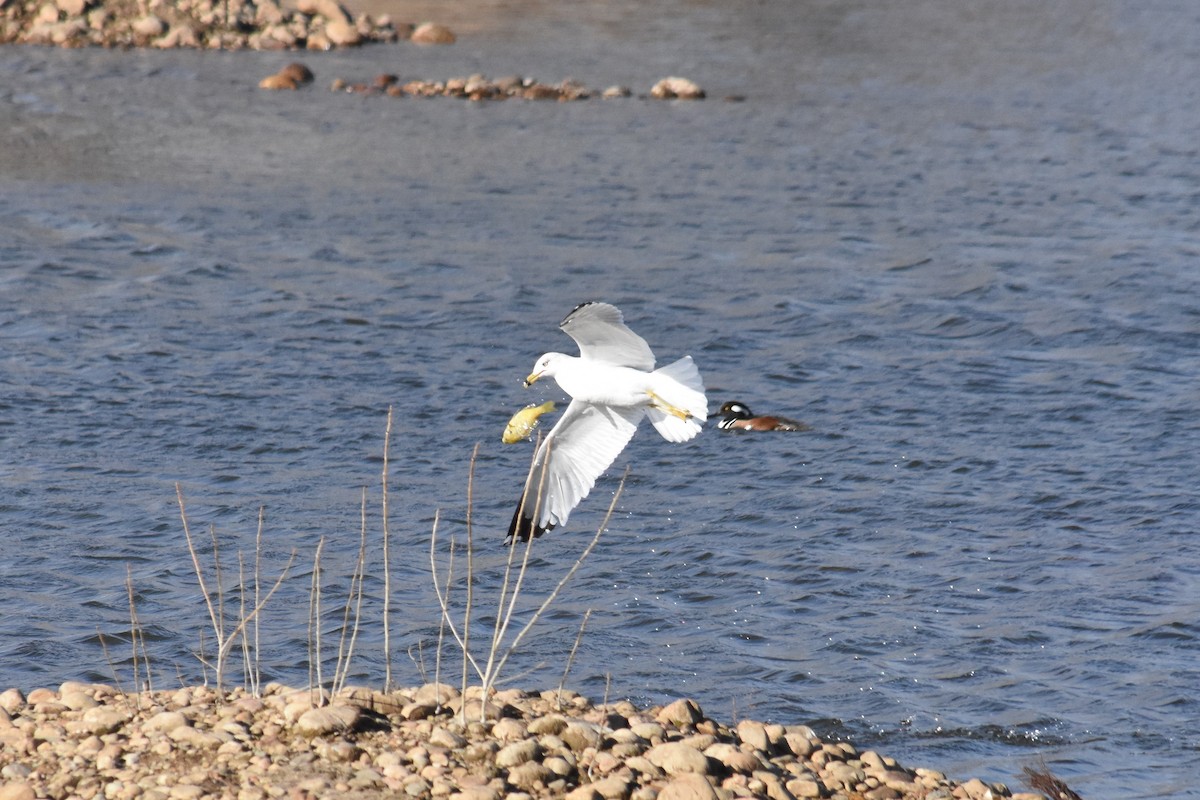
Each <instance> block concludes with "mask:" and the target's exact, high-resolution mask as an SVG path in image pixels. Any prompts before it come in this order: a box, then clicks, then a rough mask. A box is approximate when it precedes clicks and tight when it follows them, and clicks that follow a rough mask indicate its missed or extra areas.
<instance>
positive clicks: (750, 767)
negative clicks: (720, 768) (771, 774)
mask: <svg viewBox="0 0 1200 800" xmlns="http://www.w3.org/2000/svg"><path fill="white" fill-rule="evenodd" d="M704 755H706V756H709V757H710V758H715V759H716V760H717V761H720V762H721V763H722V764H724V765H725V766H726V767H728V768H729V769H730V770H732V771H733V772H744V773H746V774H747V775H749V774H750V773H752V772H754V770H756V769H762V768H763V763H762V762H761V761H760V760H758V758H757V757H755V756H754V754H753V753H747V752H746V751H744V750H740V749H738V748H737V747H734V746H733V745H731V744H728V743H726V742H718V743H717V744H714V745H711V746H710V747H708V748H707V749H706V750H705V751H704Z"/></svg>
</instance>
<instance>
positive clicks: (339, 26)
mask: <svg viewBox="0 0 1200 800" xmlns="http://www.w3.org/2000/svg"><path fill="white" fill-rule="evenodd" d="M325 36H326V38H328V39H329V41H330V42H332V43H333V44H335V45H337V46H338V47H353V46H354V45H357V44H362V34H361V33H359V31H358V28H357V27H356V26H355V25H354V24H353V23H352V22H348V21H346V20H344V19H331V20H329V21H328V22H326V23H325Z"/></svg>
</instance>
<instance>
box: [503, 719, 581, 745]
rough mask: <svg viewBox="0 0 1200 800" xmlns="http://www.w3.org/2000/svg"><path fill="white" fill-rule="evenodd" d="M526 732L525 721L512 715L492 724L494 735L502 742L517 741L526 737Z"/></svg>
mask: <svg viewBox="0 0 1200 800" xmlns="http://www.w3.org/2000/svg"><path fill="white" fill-rule="evenodd" d="M526 734H527V729H526V728H525V723H523V722H521V721H520V720H518V719H514V718H512V717H505V718H504V719H502V720H500V721H498V722H497V723H496V724H495V725H493V726H492V736H495V737H496V738H497V739H499V740H500V741H502V742H515V741H517V740H518V739H524V738H525V736H526ZM568 744H569V743H568Z"/></svg>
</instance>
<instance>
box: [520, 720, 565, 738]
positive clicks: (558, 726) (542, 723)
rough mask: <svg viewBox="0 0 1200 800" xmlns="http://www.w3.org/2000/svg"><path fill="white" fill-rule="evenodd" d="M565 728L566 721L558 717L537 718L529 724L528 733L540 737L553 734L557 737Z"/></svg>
mask: <svg viewBox="0 0 1200 800" xmlns="http://www.w3.org/2000/svg"><path fill="white" fill-rule="evenodd" d="M566 728H567V721H566V720H565V719H563V718H562V717H560V716H558V715H551V716H546V717H539V718H538V719H535V720H533V721H532V722H530V723H529V732H530V733H532V734H536V735H538V736H541V735H542V734H547V733H549V734H553V735H555V736H557V735H558V734H560V733H562V732H563V731H564V730H566Z"/></svg>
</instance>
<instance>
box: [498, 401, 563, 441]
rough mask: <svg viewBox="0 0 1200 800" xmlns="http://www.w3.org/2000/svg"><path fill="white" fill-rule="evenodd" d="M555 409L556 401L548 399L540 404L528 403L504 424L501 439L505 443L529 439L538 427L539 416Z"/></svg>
mask: <svg viewBox="0 0 1200 800" xmlns="http://www.w3.org/2000/svg"><path fill="white" fill-rule="evenodd" d="M553 410H554V401H553V400H547V401H546V402H544V403H542V404H541V405H540V406H535V405H528V406H525V407H524V408H522V409H521V410H520V411H518V412H517V413H515V414H513V415H512V419H510V420H509V421H508V424H507V425H505V426H504V435H503V436H501V437H500V441H502V442H504V443H505V444H516V443H517V442H519V441H522V440H523V439H528V438H529V437H530V436H531V435H533V429H534V428H536V427H537V424H538V418H539V417H541V416H542V414H547V413H549V412H551V411H553Z"/></svg>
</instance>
